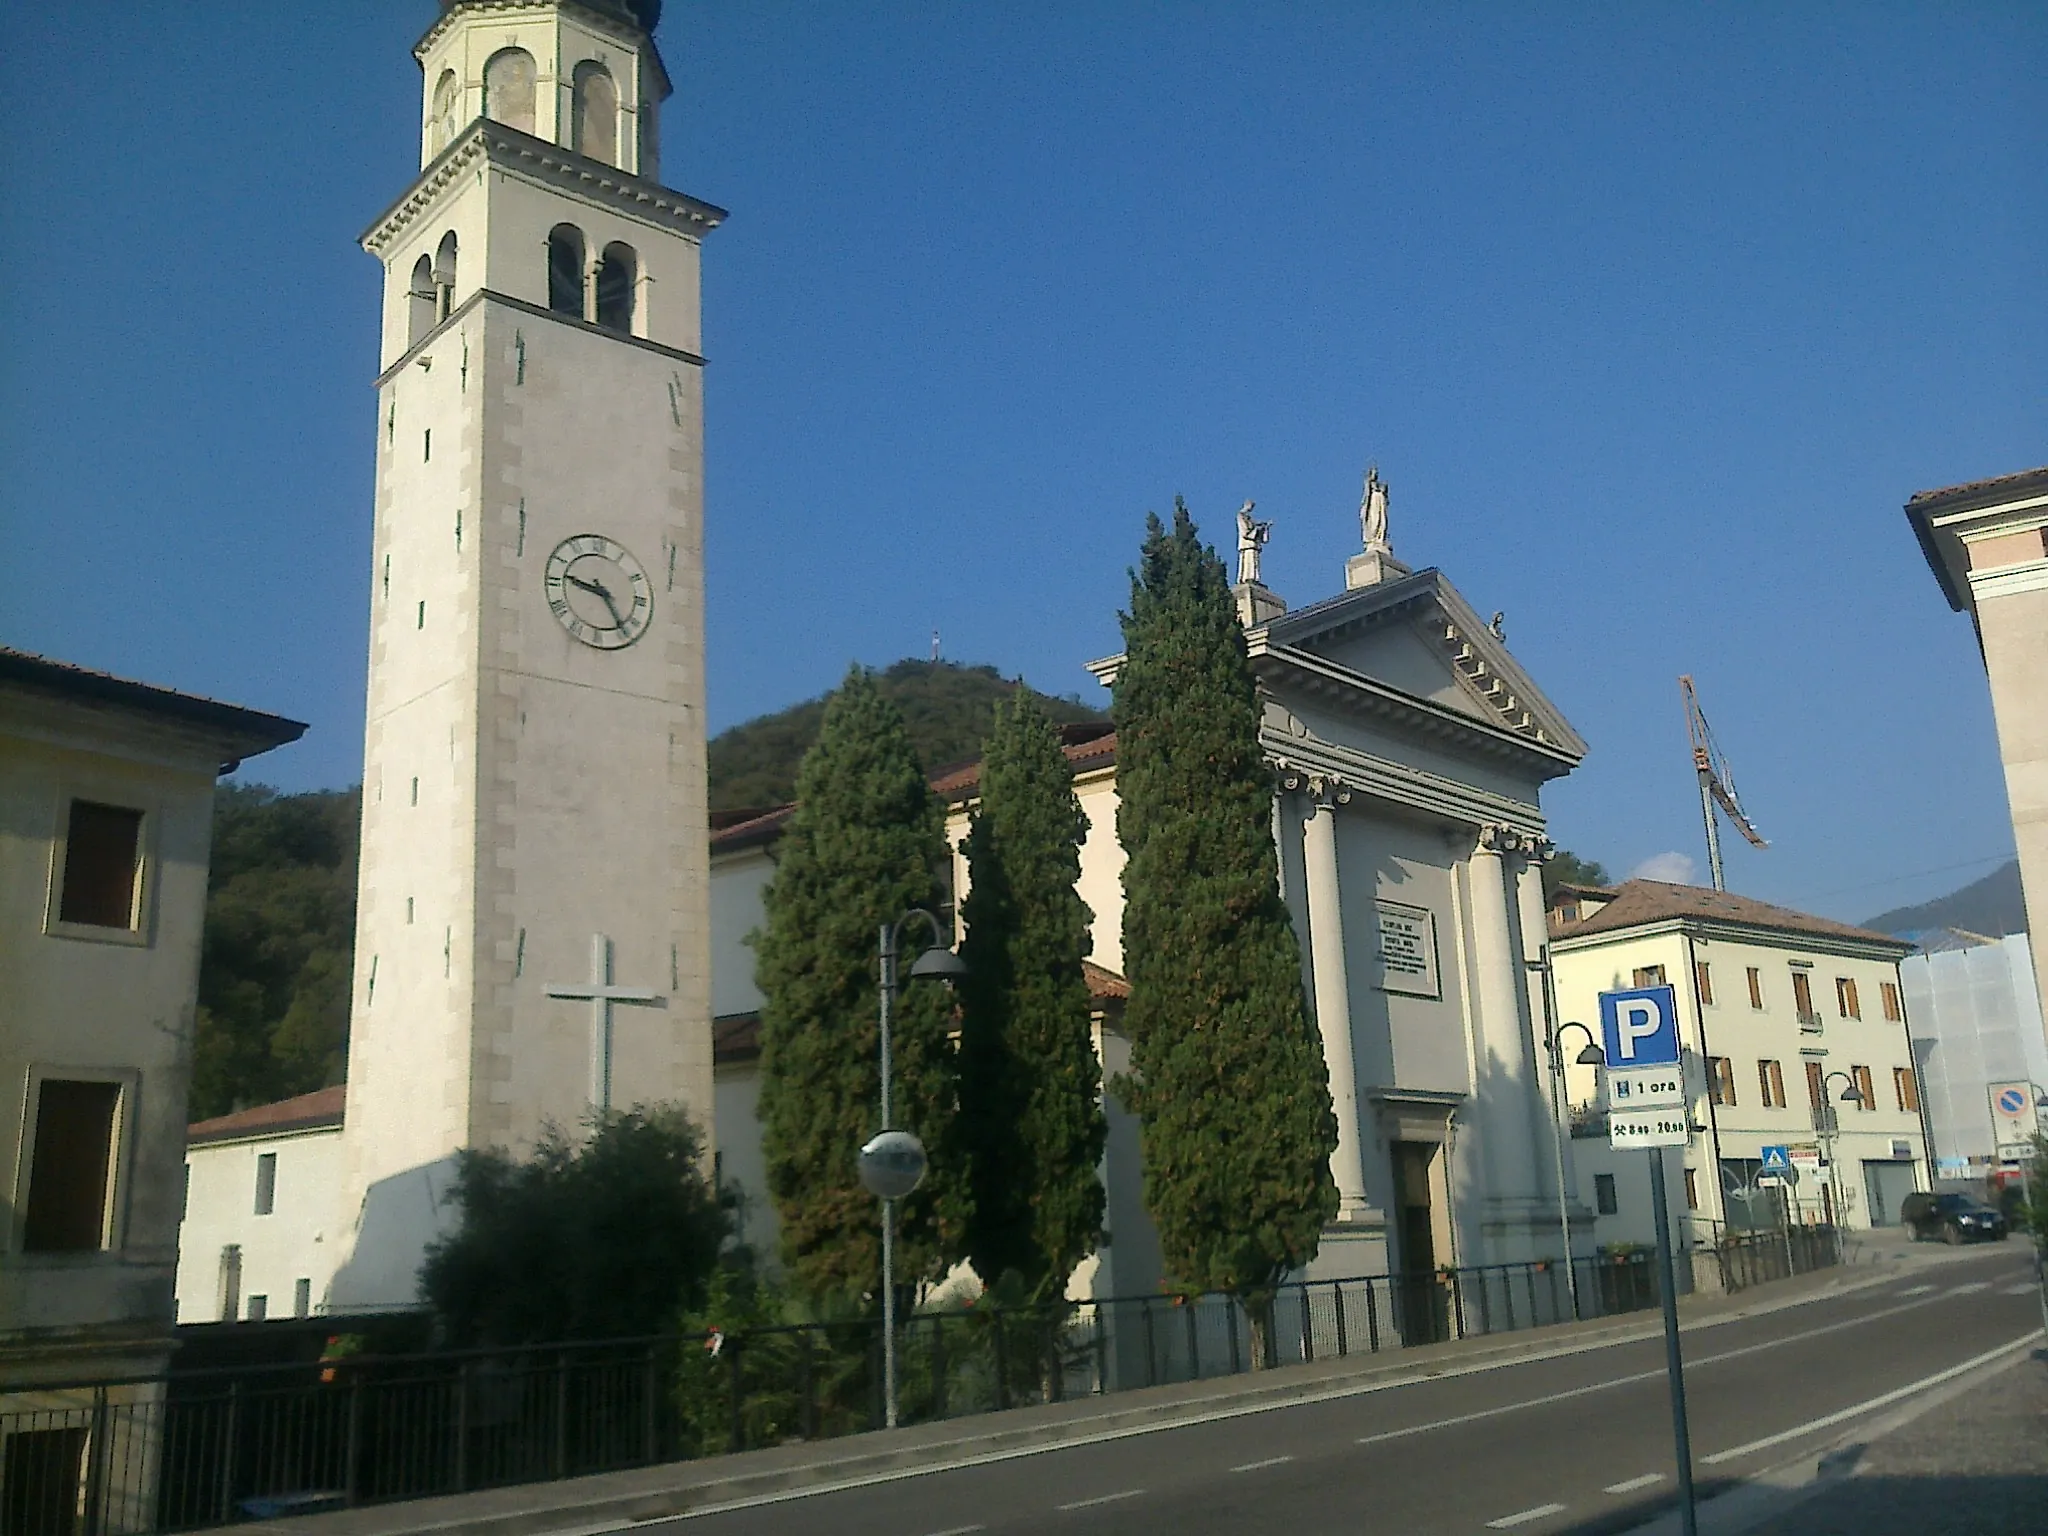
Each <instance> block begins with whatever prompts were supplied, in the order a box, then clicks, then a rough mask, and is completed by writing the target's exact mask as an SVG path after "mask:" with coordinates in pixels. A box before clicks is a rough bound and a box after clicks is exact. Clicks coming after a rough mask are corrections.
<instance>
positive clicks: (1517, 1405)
mask: <svg viewBox="0 0 2048 1536" xmlns="http://www.w3.org/2000/svg"><path fill="white" fill-rule="evenodd" d="M1944 1299H1945V1298H1941V1297H1925V1298H1923V1299H1921V1300H1919V1301H1908V1302H1902V1303H1900V1304H1899V1305H1898V1306H1895V1307H1885V1308H1883V1309H1882V1310H1880V1311H1877V1312H1870V1313H1866V1314H1865V1315H1864V1316H1862V1317H1852V1318H1844V1319H1843V1320H1842V1321H1841V1322H1837V1323H1827V1324H1824V1325H1823V1326H1821V1327H1819V1328H1809V1329H1807V1330H1806V1331H1805V1332H1804V1333H1791V1334H1787V1335H1786V1336H1785V1337H1784V1338H1782V1339H1766V1340H1764V1341H1763V1342H1761V1343H1757V1344H1745V1345H1743V1346H1742V1347H1741V1348H1739V1349H1724V1350H1723V1351H1721V1353H1720V1354H1718V1355H1702V1356H1701V1357H1700V1358H1699V1359H1697V1360H1688V1361H1687V1362H1686V1366H1685V1368H1686V1370H1688V1371H1695V1370H1698V1369H1699V1368H1700V1367H1702V1366H1707V1365H1718V1364H1719V1363H1721V1362H1722V1361H1724V1360H1736V1359H1740V1358H1741V1357H1742V1356H1744V1355H1754V1354H1760V1353H1762V1352H1763V1351H1764V1350H1767V1349H1777V1348H1779V1347H1781V1346H1783V1345H1786V1344H1797V1343H1800V1342H1802V1341H1804V1340H1806V1339H1817V1338H1819V1337H1820V1336H1821V1335H1823V1334H1828V1333H1839V1332H1841V1331H1842V1330H1843V1329H1844V1328H1858V1327H1861V1326H1862V1325H1863V1324H1865V1323H1872V1322H1876V1321H1878V1320H1879V1319H1880V1318H1885V1317H1890V1316H1892V1315H1893V1314H1894V1313H1897V1312H1910V1311H1912V1310H1913V1309H1914V1308H1915V1307H1924V1306H1926V1305H1928V1303H1929V1302H1931V1301H1936V1300H1944ZM1663 1376H1664V1367H1663V1366H1661V1365H1660V1366H1658V1367H1657V1368H1656V1369H1654V1370H1648V1371H1637V1372H1635V1373H1634V1374H1633V1375H1629V1376H1615V1377H1612V1378H1610V1379H1609V1380H1607V1381H1595V1382H1589V1383H1587V1384H1586V1385H1585V1386H1583V1387H1568V1388H1566V1389H1565V1390H1564V1391H1562V1392H1546V1393H1545V1394H1544V1395H1543V1396H1541V1397H1527V1398H1523V1399H1522V1400H1521V1401H1520V1402H1514V1403H1498V1404H1495V1405H1494V1406H1493V1407H1491V1408H1479V1409H1475V1410H1473V1411H1472V1412H1471V1413H1460V1414H1454V1415H1452V1416H1451V1417H1450V1418H1447V1419H1430V1420H1427V1421H1426V1422H1424V1423H1421V1424H1407V1425H1403V1426H1402V1427H1401V1428H1400V1429H1389V1430H1383V1431H1381V1432H1380V1433H1379V1434H1377V1435H1366V1436H1364V1437H1363V1438H1362V1439H1360V1440H1359V1442H1358V1443H1359V1444H1360V1445H1380V1444H1383V1443H1384V1442H1386V1441H1388V1440H1405V1439H1407V1438H1408V1437H1409V1436H1410V1435H1424V1434H1428V1433H1429V1432H1430V1431H1431V1430H1433V1429H1455V1428H1456V1427H1457V1426H1458V1425H1460V1424H1475V1423H1478V1422H1479V1421H1480V1420H1482V1419H1496V1418H1499V1417H1500V1416H1501V1415H1502V1414H1505V1413H1519V1412H1520V1411H1521V1410H1522V1409H1524V1408H1546V1407H1548V1406H1549V1405H1550V1404H1552V1403H1565V1402H1570V1401H1571V1400H1572V1399H1573V1398H1577V1397H1591V1396H1592V1395H1593V1394H1594V1393H1595V1392H1606V1391H1609V1390H1610V1389H1612V1388H1614V1387H1628V1386H1634V1385H1635V1384H1636V1383H1637V1382H1643V1381H1658V1380H1662V1379H1663ZM1710 1459H1712V1458H1702V1460H1710Z"/></svg>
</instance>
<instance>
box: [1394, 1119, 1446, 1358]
mask: <svg viewBox="0 0 2048 1536" xmlns="http://www.w3.org/2000/svg"><path fill="white" fill-rule="evenodd" d="M1442 1150H1443V1148H1442V1146H1441V1145H1440V1144H1438V1143H1437V1142H1433V1141H1397V1142H1395V1143H1394V1144H1393V1146H1392V1148H1391V1151H1392V1153H1393V1163H1394V1201H1395V1206H1396V1209H1397V1211H1398V1213H1399V1214H1398V1223H1397V1231H1398V1235H1399V1242H1400V1250H1399V1254H1398V1262H1399V1268H1400V1280H1399V1282H1398V1286H1397V1289H1398V1291H1399V1295H1400V1307H1401V1339H1402V1342H1403V1343H1406V1344H1435V1343H1438V1342H1440V1341H1442V1340H1443V1339H1445V1338H1448V1337H1449V1325H1450V1307H1449V1301H1450V1298H1449V1295H1448V1294H1447V1293H1446V1291H1445V1290H1444V1287H1443V1284H1442V1282H1440V1281H1439V1280H1438V1279H1437V1273H1436V1265H1437V1259H1436V1212H1435V1211H1434V1209H1433V1208H1432V1206H1431V1203H1430V1188H1429V1186H1430V1171H1431V1165H1432V1164H1433V1163H1434V1162H1435V1160H1436V1158H1437V1157H1438V1155H1439V1154H1440V1153H1441V1152H1442Z"/></svg>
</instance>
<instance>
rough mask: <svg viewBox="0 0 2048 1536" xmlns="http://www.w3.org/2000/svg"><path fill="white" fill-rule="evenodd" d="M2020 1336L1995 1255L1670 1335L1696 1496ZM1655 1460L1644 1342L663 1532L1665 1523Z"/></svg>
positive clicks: (896, 1534)
mask: <svg viewBox="0 0 2048 1536" xmlns="http://www.w3.org/2000/svg"><path fill="white" fill-rule="evenodd" d="M2039 1327H2040V1308H2039V1303H2038V1301H2037V1300H2036V1299H2035V1296H2034V1292H2033V1287H2032V1283H2031V1267H2030V1266H2029V1264H2028V1262H2027V1260H2026V1257H2025V1255H2024V1254H2023V1253H2022V1252H2021V1251H2020V1250H2019V1247H2018V1245H2016V1244H2015V1245H2011V1246H2009V1247H2008V1246H2004V1245H2001V1246H1998V1247H1986V1248H1984V1249H1981V1250H1977V1251H1975V1252H1973V1253H1971V1254H1970V1255H1969V1256H1968V1257H1966V1258H1964V1257H1959V1258H1958V1260H1957V1261H1956V1262H1954V1263H1945V1264H1940V1265H1937V1266H1933V1267H1928V1268H1917V1267H1916V1268H1915V1269H1914V1270H1912V1271H1910V1272H1909V1273H1907V1274H1905V1275H1904V1276H1902V1277H1901V1278H1899V1279H1898V1280H1896V1281H1894V1282H1891V1283H1887V1284H1885V1285H1882V1286H1878V1287H1874V1288H1871V1289H1867V1290H1863V1291H1860V1292H1857V1293H1854V1294H1852V1295H1848V1296H1842V1297H1837V1298H1833V1299H1830V1300H1822V1301H1814V1302H1811V1303H1808V1304H1805V1305H1800V1306H1794V1307H1788V1308H1784V1309H1782V1310H1779V1311H1776V1312H1772V1313H1769V1314H1767V1315H1765V1316H1761V1317H1754V1318H1748V1319H1743V1320H1739V1321H1730V1322H1726V1323H1723V1324H1720V1325H1718V1326H1714V1327H1709V1328H1700V1329H1695V1330H1691V1331H1688V1332H1687V1334H1686V1335H1685V1350H1686V1390H1687V1397H1688V1399H1689V1402H1690V1406H1691V1416H1692V1440H1693V1454H1694V1458H1695V1466H1696V1473H1695V1475H1696V1477H1697V1478H1698V1479H1699V1481H1700V1484H1701V1487H1702V1492H1703V1493H1704V1492H1706V1491H1707V1490H1708V1489H1710V1488H1711V1487H1712V1486H1713V1485H1714V1484H1715V1483H1717V1482H1719V1483H1725V1482H1727V1481H1729V1480H1731V1479H1737V1478H1741V1477H1744V1476H1747V1475H1749V1474H1751V1473H1755V1472H1759V1471H1762V1470H1763V1469H1764V1468H1766V1467H1770V1466H1773V1465H1776V1464H1777V1463H1779V1462H1783V1461H1786V1460H1789V1459H1791V1458H1792V1457H1794V1456H1796V1455H1798V1454H1799V1452H1800V1451H1801V1449H1802V1447H1805V1446H1818V1445H1819V1444H1821V1443H1823V1442H1824V1440H1825V1439H1827V1438H1828V1437H1830V1436H1832V1435H1837V1434H1840V1433H1842V1432H1843V1431H1844V1429H1845V1428H1847V1427H1849V1426H1851V1425H1853V1423H1854V1422H1855V1418H1856V1416H1857V1413H1858V1411H1859V1410H1860V1411H1862V1412H1873V1413H1874V1412H1877V1411H1879V1410H1881V1409H1885V1408H1890V1407H1892V1406H1894V1405H1895V1404H1897V1403H1900V1402H1902V1401H1904V1399H1905V1397H1906V1396H1909V1395H1910V1389H1912V1388H1913V1387H1914V1386H1915V1384H1917V1383H1922V1382H1925V1381H1926V1379H1927V1378H1929V1377H1933V1376H1937V1375H1940V1374H1942V1373H1944V1372H1953V1371H1954V1370H1955V1369H1956V1368H1957V1367H1960V1366H1964V1365H1966V1364H1967V1363H1969V1362H1972V1361H1974V1360H1976V1359H1977V1358H1978V1357H1981V1356H1985V1355H1986V1354H1988V1353H1990V1352H1993V1351H1996V1350H1998V1349H1999V1348H2000V1347H2001V1346H2005V1345H2009V1344H2013V1343H2014V1342H2015V1341H2018V1340H2021V1339H2023V1338H2026V1337H2028V1336H2030V1335H2031V1334H2032V1333H2034V1332H2035V1331H2036V1330H2037V1329H2038V1328H2039ZM1901 1389H1908V1390H1907V1391H1905V1392H1902V1390H1901ZM1888 1394H1891V1395H1889V1396H1888ZM1874 1400H1881V1401H1874ZM1673 1465H1674V1464H1673V1459H1672V1449H1671V1417H1670V1406H1669V1399H1668V1397H1667V1396H1666V1391H1665V1382H1664V1355H1663V1343H1662V1340H1661V1339H1653V1340H1646V1341H1643V1342H1638V1343H1629V1344H1619V1345H1609V1346H1605V1347H1596V1348H1591V1349H1586V1350H1583V1351H1581V1352H1578V1353H1574V1354H1570V1355H1565V1356H1562V1357H1559V1358H1555V1359H1549V1360H1534V1361H1526V1362H1522V1363H1517V1364H1510V1365H1502V1366H1497V1367H1493V1368H1489V1369H1485V1370H1478V1371H1473V1372H1471V1373H1469V1374H1465V1375H1448V1374H1447V1375H1445V1376H1443V1377H1441V1378H1438V1379H1433V1380H1427V1381H1421V1382H1414V1383H1410V1384H1407V1385H1403V1386H1398V1387H1389V1388H1384V1389H1381V1390H1378V1391H1373V1392H1368V1393H1363V1394H1360V1395H1357V1396H1352V1397H1347V1398H1341V1399H1336V1400H1333V1401H1327V1402H1321V1403H1311V1404H1303V1405H1298V1406H1291V1407H1285V1408H1275V1409H1267V1410H1262V1411H1259V1412H1252V1413H1241V1414H1239V1415H1237V1416H1234V1417H1229V1418H1222V1419H1217V1420H1213V1421H1211V1422H1207V1423H1200V1424H1193V1425H1188V1426H1185V1427H1182V1428H1177V1429H1169V1430H1159V1431H1155V1432H1152V1433H1146V1434H1136V1435H1129V1436H1126V1437H1124V1438H1121V1439H1115V1440H1109V1441H1102V1442H1098V1443H1095V1444H1081V1445H1070V1446H1064V1447H1060V1448H1056V1449H1052V1450H1045V1451H1039V1452H1035V1453H1033V1454H1030V1455H1024V1456H1018V1457H1015V1458H1012V1459H1009V1460H1004V1461H994V1462H987V1463H984V1464H982V1465H979V1466H972V1467H962V1468H957V1469H953V1470H947V1471H937V1472H929V1473H923V1474H920V1475H917V1476H911V1477H903V1478H897V1479H894V1480H888V1481H875V1482H870V1483H867V1484H865V1485H863V1486H859V1487H853V1488H846V1489H842V1490H839V1491H836V1492H825V1493H817V1494H811V1495H809V1496H805V1497H796V1498H787V1499H781V1500H777V1501H775V1502H768V1503H761V1504H757V1505H754V1506H752V1507H749V1508H743V1509H732V1510H726V1511H723V1512H715V1513H707V1514H702V1515H697V1516H692V1517H687V1530H685V1529H683V1528H682V1527H683V1526H684V1524H685V1522H684V1520H675V1521H667V1522H662V1524H664V1525H667V1526H669V1527H670V1528H671V1536H767V1533H771V1532H772V1533H774V1536H812V1533H815V1536H968V1533H972V1532H984V1531H985V1532H989V1533H1002V1532H1026V1531H1030V1532H1041V1531H1055V1532H1060V1533H1066V1532H1072V1533H1074V1536H1101V1533H1110V1532H1117V1533H1124V1532H1129V1533H1139V1532H1144V1533H1151V1532H1170V1533H1172V1536H1209V1533H1218V1536H1221V1533H1226V1532H1227V1533H1244V1532H1265V1531H1275V1532H1286V1533H1288V1536H1297V1533H1298V1536H1310V1533H1315V1532H1325V1531H1327V1532H1343V1533H1345V1536H1356V1533H1358V1532H1361V1531H1386V1532H1418V1533H1427V1532H1450V1531H1458V1532H1475V1531H1485V1530H1489V1529H1491V1530H1513V1531H1517V1532H1524V1533H1530V1536H1548V1533H1555V1532H1564V1531H1569V1532H1573V1533H1585V1532H1591V1531H1598V1530H1619V1529H1624V1528H1626V1527H1627V1526H1628V1525H1630V1524H1632V1523H1634V1522H1636V1521H1639V1520H1643V1519H1646V1518H1648V1517H1650V1516H1651V1515H1653V1514H1655V1513H1656V1512H1657V1511H1658V1510H1659V1509H1660V1508H1668V1507H1669V1505H1670V1502H1671V1500H1672V1498H1673V1497H1674V1495H1675V1491H1676V1485H1675V1481H1674V1474H1673Z"/></svg>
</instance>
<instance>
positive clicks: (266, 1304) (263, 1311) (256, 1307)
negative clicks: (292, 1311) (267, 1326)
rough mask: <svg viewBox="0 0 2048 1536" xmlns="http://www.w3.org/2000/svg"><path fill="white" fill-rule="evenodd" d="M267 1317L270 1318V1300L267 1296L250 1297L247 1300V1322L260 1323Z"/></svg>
mask: <svg viewBox="0 0 2048 1536" xmlns="http://www.w3.org/2000/svg"><path fill="white" fill-rule="evenodd" d="M268 1316H270V1298H269V1297H268V1296H251V1297H250V1298H249V1321H250V1322H252V1323H260V1322H262V1321H263V1319H265V1318H266V1317H268Z"/></svg>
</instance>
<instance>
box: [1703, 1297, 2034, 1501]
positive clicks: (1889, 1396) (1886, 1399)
mask: <svg viewBox="0 0 2048 1536" xmlns="http://www.w3.org/2000/svg"><path fill="white" fill-rule="evenodd" d="M2040 1337H2041V1330H2040V1329H2039V1328H2036V1329H2035V1330H2034V1331H2033V1332H2031V1333H2027V1334H2022V1335H2021V1336H2020V1337H2019V1338H2017V1339H2014V1340H2013V1341H2012V1342H2011V1343H2009V1344H2001V1345H1999V1346H1998V1348H1996V1349H1987V1350H1986V1351H1984V1353H1983V1354H1981V1355H1978V1356H1975V1357H1974V1358H1972V1359H1969V1360H1965V1361H1964V1362H1963V1363H1962V1364H1961V1365H1952V1366H1950V1367H1949V1368H1948V1369H1947V1370H1945V1371H1936V1372H1935V1373H1934V1374H1933V1375H1932V1376H1923V1377H1921V1378H1920V1379H1919V1380H1918V1381H1914V1382H1908V1383H1907V1384H1906V1385H1905V1386H1903V1387H1894V1388H1893V1389H1892V1390H1891V1391H1889V1392H1884V1393H1880V1394H1879V1395H1878V1396H1876V1397H1873V1398H1868V1399H1866V1400H1865V1401H1863V1402H1860V1403H1857V1404H1855V1405H1854V1406H1852V1407H1848V1408H1844V1409H1841V1410H1840V1411H1838V1412H1836V1413H1830V1414H1826V1415H1824V1416H1822V1417H1821V1418H1818V1419H1808V1420H1807V1421H1806V1422H1805V1423H1804V1424H1795V1425H1794V1426H1793V1427H1792V1428H1790V1429H1783V1430H1780V1431H1778V1433H1777V1434H1775V1435H1765V1436H1764V1437H1763V1439H1761V1440H1752V1441H1750V1442H1749V1443H1748V1444H1747V1445H1738V1446H1733V1447H1731V1448H1730V1449H1728V1450H1725V1451H1716V1452H1714V1454H1713V1455H1711V1456H1702V1457H1701V1458H1700V1465H1701V1466H1706V1467H1711V1466H1715V1465H1718V1464H1719V1463H1721V1462H1724V1461H1733V1460H1734V1459H1735V1458H1736V1457H1738V1456H1747V1455H1749V1454H1750V1453H1751V1452H1753V1451H1762V1450H1768V1449H1769V1448H1770V1447H1772V1446H1774V1445H1783V1444H1784V1443H1785V1442H1786V1441H1787V1440H1797V1439H1798V1438H1799V1437H1800V1436H1801V1435H1810V1434H1812V1433H1813V1432H1814V1431H1815V1430H1821V1429H1830V1428H1832V1427H1833V1426H1835V1425H1837V1424H1844V1423H1847V1422H1848V1421H1849V1420H1850V1419H1854V1418H1859V1417H1861V1416H1862V1415H1863V1414H1866V1413H1869V1412H1870V1411H1871V1410H1872V1409H1875V1408H1883V1407H1885V1406H1886V1405H1887V1404H1890V1403H1896V1402H1897V1401H1898V1400H1899V1399H1900V1398H1902V1397H1911V1396H1912V1395H1913V1394H1914V1393H1915V1392H1924V1391H1926V1390H1927V1389H1928V1388H1929V1387H1938V1386H1940V1385H1941V1384H1942V1383H1943V1382H1944V1381H1950V1380H1953V1379H1954V1378H1955V1377H1957V1376H1961V1375H1963V1374H1965V1373H1966V1372H1969V1371H1974V1370H1976V1369H1977V1367H1979V1366H1981V1365H1989V1364H1990V1363H1991V1362H1992V1361H1994V1360H1997V1359H1999V1358H2000V1357H2002V1356H2005V1355H2010V1354H2016V1353H2018V1352H2019V1351H2020V1350H2023V1349H2031V1348H2032V1347H2033V1345H2034V1341H2035V1340H2036V1339H2038V1338H2040Z"/></svg>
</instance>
